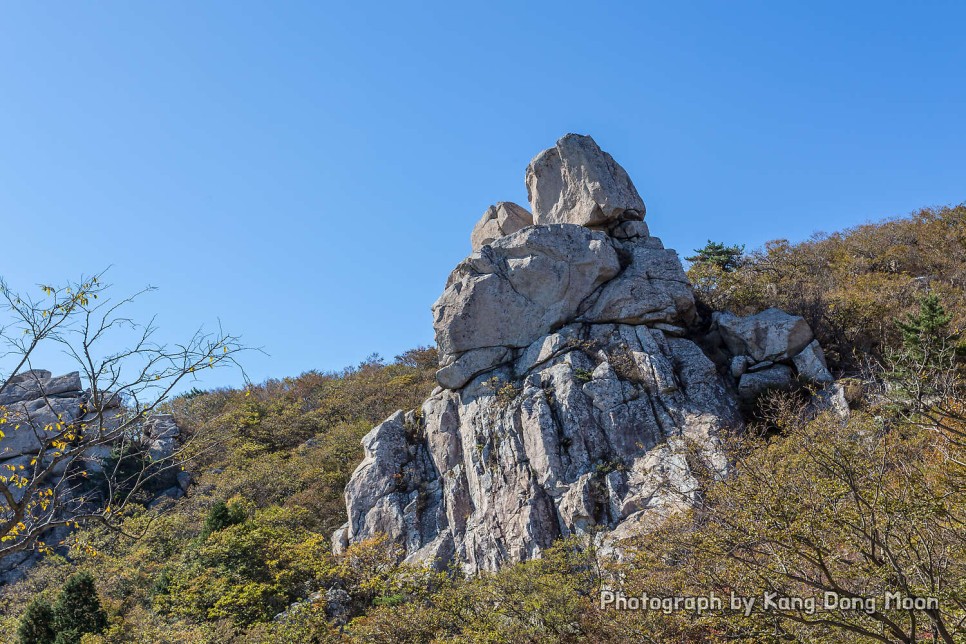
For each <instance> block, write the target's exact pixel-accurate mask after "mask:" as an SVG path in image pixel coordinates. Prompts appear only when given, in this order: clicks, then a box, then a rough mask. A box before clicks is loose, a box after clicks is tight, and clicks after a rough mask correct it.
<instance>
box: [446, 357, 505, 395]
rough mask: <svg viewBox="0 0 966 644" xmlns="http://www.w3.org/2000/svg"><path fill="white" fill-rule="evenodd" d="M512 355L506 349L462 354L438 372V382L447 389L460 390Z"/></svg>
mask: <svg viewBox="0 0 966 644" xmlns="http://www.w3.org/2000/svg"><path fill="white" fill-rule="evenodd" d="M511 355H512V352H511V351H510V350H509V349H507V348H506V347H484V348H482V349H471V350H469V351H467V352H466V353H463V354H460V356H459V357H457V358H455V359H454V360H453V362H451V363H450V364H448V365H446V366H445V367H443V368H442V369H440V370H439V371H437V372H436V381H437V382H439V384H440V385H441V386H443V387H446V388H447V389H459V388H460V387H462V386H463V385H465V384H466V383H468V382H469V381H470V380H472V379H473V378H474V376H477V375H479V374H481V373H483V372H485V371H489V370H490V369H492V368H493V367H495V366H496V365H499V364H502V363H503V362H505V361H506V359H507V358H509V357H510V356H511Z"/></svg>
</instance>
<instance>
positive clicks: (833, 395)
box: [811, 383, 851, 419]
mask: <svg viewBox="0 0 966 644" xmlns="http://www.w3.org/2000/svg"><path fill="white" fill-rule="evenodd" d="M811 407H812V411H813V412H814V413H816V414H820V413H822V412H825V411H831V412H832V413H833V414H835V415H836V416H838V417H839V418H842V419H846V418H848V417H849V414H850V413H851V412H850V410H849V402H848V400H846V396H845V387H843V386H842V385H841V384H839V383H832V384H829V385H828V386H826V387H825V388H824V389H822V390H821V391H819V392H818V393H816V394H815V395H814V396H813V397H812V400H811Z"/></svg>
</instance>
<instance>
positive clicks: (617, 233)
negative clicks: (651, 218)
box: [610, 221, 650, 239]
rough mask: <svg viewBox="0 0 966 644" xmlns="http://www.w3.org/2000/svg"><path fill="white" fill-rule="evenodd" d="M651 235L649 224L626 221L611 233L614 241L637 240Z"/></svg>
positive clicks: (615, 227)
mask: <svg viewBox="0 0 966 644" xmlns="http://www.w3.org/2000/svg"><path fill="white" fill-rule="evenodd" d="M649 234H650V231H649V230H648V228H647V224H645V223H644V222H643V221H624V222H621V223H619V224H617V225H616V226H614V228H612V229H611V231H610V236H611V237H613V238H614V239H636V238H638V237H647V236H648V235H649Z"/></svg>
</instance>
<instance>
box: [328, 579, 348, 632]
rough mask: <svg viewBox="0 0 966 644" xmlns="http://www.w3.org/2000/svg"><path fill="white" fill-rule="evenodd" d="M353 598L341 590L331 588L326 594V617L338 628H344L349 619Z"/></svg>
mask: <svg viewBox="0 0 966 644" xmlns="http://www.w3.org/2000/svg"><path fill="white" fill-rule="evenodd" d="M351 606H352V597H351V596H349V593H347V592H346V591H344V590H342V589H341V588H330V589H329V590H327V591H326V592H325V616H326V617H327V618H329V620H330V621H331V622H332V623H333V624H335V625H336V626H344V625H345V623H346V621H347V620H348V617H349V609H350V608H351Z"/></svg>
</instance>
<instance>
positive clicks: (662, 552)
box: [0, 206, 966, 643]
mask: <svg viewBox="0 0 966 644" xmlns="http://www.w3.org/2000/svg"><path fill="white" fill-rule="evenodd" d="M690 260H691V262H692V264H691V268H690V271H689V273H690V276H691V278H692V280H694V282H695V285H696V290H697V292H698V294H699V296H700V298H701V300H702V302H703V303H704V304H705V305H706V306H707V307H709V308H712V309H730V310H733V311H735V312H738V313H746V312H752V311H756V310H761V309H763V308H767V307H769V306H777V307H781V308H784V309H786V310H789V311H792V312H795V313H799V314H801V315H803V316H805V317H806V319H808V321H809V322H810V323H811V324H812V326H813V328H815V329H816V331H817V333H818V335H819V337H820V339H821V340H822V342H823V343H824V345H825V346H826V347H827V348H828V353H829V354H830V356H829V357H830V359H831V362H832V364H833V367H834V368H835V369H836V370H837V371H838V373H839V374H841V375H846V376H848V377H849V380H848V383H849V384H850V389H849V397H850V399H851V402H852V406H853V413H852V415H851V417H850V418H849V419H848V420H843V419H842V418H840V417H838V416H835V415H834V414H823V415H820V416H817V417H815V416H814V414H812V413H809V412H808V409H807V408H806V406H805V405H803V404H802V400H801V399H800V398H799V397H797V396H796V395H794V394H773V395H770V396H768V397H767V398H766V399H763V400H762V401H761V402H760V406H759V415H758V417H759V418H760V422H759V423H758V424H756V425H755V426H752V427H750V428H749V431H748V432H747V433H746V435H744V436H740V437H737V436H736V437H733V444H732V445H731V446H730V449H731V453H732V455H733V458H734V462H735V468H734V472H735V474H734V476H732V477H731V478H729V479H728V480H726V481H724V482H714V481H713V480H712V478H713V477H712V476H710V474H709V476H708V479H707V481H706V486H705V490H706V491H705V494H704V495H703V496H702V497H701V499H700V502H699V504H698V505H696V506H694V507H693V508H692V509H691V510H690V511H688V512H684V513H681V514H679V515H676V516H675V517H674V518H673V519H672V520H670V521H668V522H667V523H666V524H665V525H663V526H662V527H661V528H660V529H658V530H657V531H655V532H653V533H651V534H647V535H640V536H639V537H638V538H636V539H634V541H633V543H631V544H628V547H627V549H626V551H625V557H624V558H623V559H621V560H615V559H614V558H612V557H610V556H608V553H607V552H606V551H605V550H602V549H599V548H598V547H595V545H594V540H593V539H590V538H587V539H583V540H578V539H571V540H566V541H562V542H560V543H559V544H558V545H557V546H555V547H554V548H553V549H552V550H551V551H549V552H548V553H546V556H545V557H544V558H543V559H541V560H539V561H532V562H527V563H524V564H520V565H517V566H514V567H511V568H509V569H507V570H505V571H503V572H501V573H499V574H495V575H484V576H481V577H479V578H476V579H470V580H467V579H463V578H461V577H460V576H458V575H446V574H436V573H431V572H428V571H426V570H421V569H416V568H410V567H407V566H404V565H400V564H398V563H397V562H396V554H397V552H396V549H395V547H394V546H393V545H392V544H390V543H386V542H385V541H381V540H378V539H377V540H374V541H371V542H367V543H363V544H359V545H356V546H353V547H352V548H351V549H350V551H349V552H348V553H346V555H344V556H342V557H338V558H336V557H333V556H332V555H331V554H330V547H329V535H330V534H331V532H332V530H333V529H334V528H336V527H337V526H338V525H340V524H341V523H342V522H343V521H344V513H345V509H344V505H343V499H342V490H343V487H344V485H345V483H346V480H347V478H348V476H349V474H350V473H351V471H352V470H353V469H354V467H355V465H356V464H357V462H358V460H359V458H360V456H361V454H360V452H361V449H360V447H359V439H360V438H361V436H362V435H363V434H364V433H365V432H367V431H368V430H369V429H370V428H371V426H372V425H373V424H375V423H377V422H379V421H381V420H382V419H383V418H385V417H386V416H388V415H389V414H390V413H391V412H393V411H394V410H396V409H398V408H404V409H408V408H412V407H414V406H416V405H418V404H419V403H420V402H421V401H422V399H423V398H425V397H426V395H427V394H428V393H429V391H430V390H431V389H432V387H433V384H434V383H433V377H432V375H433V371H434V369H435V367H436V355H435V351H433V350H431V349H417V350H414V351H410V352H408V353H407V354H405V355H403V356H400V357H398V358H397V359H396V360H395V361H393V362H392V363H389V364H387V363H384V362H383V361H381V360H378V359H377V358H372V359H370V360H367V361H366V362H364V363H363V364H361V365H359V366H358V367H355V368H351V369H346V370H345V371H344V372H342V373H328V374H320V373H308V374H304V375H302V376H300V377H298V378H289V379H284V380H279V381H270V382H267V383H264V384H263V385H260V386H254V387H251V388H249V389H246V390H237V391H236V390H222V391H213V392H192V393H191V394H188V395H185V396H182V397H180V398H178V399H176V400H174V401H173V402H172V403H171V407H172V411H173V413H175V414H176V417H177V418H178V421H179V423H181V425H182V426H183V427H184V428H185V429H186V430H187V431H189V432H198V431H199V430H202V429H204V430H205V431H204V434H205V435H206V436H208V437H209V440H206V441H204V442H203V445H202V446H201V447H199V451H198V453H197V454H195V461H194V462H193V463H192V465H191V470H192V472H193V473H194V476H195V482H194V485H193V488H192V490H191V493H190V494H189V495H188V496H187V497H186V498H185V499H182V500H180V501H178V502H176V503H173V504H172V507H171V509H170V510H169V511H168V512H167V513H165V514H162V515H161V516H160V517H159V518H156V519H154V518H152V515H151V514H150V513H148V512H146V511H145V512H140V511H139V512H131V513H130V516H128V517H127V518H126V519H125V524H124V528H125V531H126V532H128V533H131V534H141V533H144V536H143V537H141V538H139V539H131V538H128V537H127V536H125V535H124V534H119V533H118V532H115V531H109V530H107V529H104V528H100V527H98V526H87V527H85V528H83V529H81V530H78V531H77V532H75V534H74V535H73V536H72V537H71V540H70V554H69V557H68V558H64V557H59V556H53V557H49V558H48V559H47V560H46V561H45V562H44V563H42V564H41V565H40V566H38V567H37V568H36V569H34V571H33V572H32V573H31V574H30V576H29V577H28V578H27V579H26V580H24V581H22V582H20V583H18V584H16V585H14V586H12V587H9V588H6V589H4V590H3V591H2V592H3V601H2V602H0V631H2V632H3V633H4V634H6V635H7V637H8V640H7V641H10V642H16V641H17V630H18V626H20V625H22V624H24V623H27V622H28V621H29V623H30V624H31V625H32V628H33V627H36V629H35V630H38V632H41V633H43V632H44V628H45V626H44V624H48V623H49V625H50V627H51V628H57V623H58V622H57V618H56V616H55V613H56V607H57V606H58V602H61V603H62V602H63V600H62V599H61V596H62V593H61V592H60V589H61V588H62V587H63V586H64V583H65V581H66V580H68V579H69V578H74V579H76V575H77V574H78V571H79V570H80V571H88V572H89V573H90V575H92V578H93V580H94V582H95V584H96V588H97V591H98V594H99V602H100V605H101V606H102V607H103V610H104V614H105V615H106V618H107V624H106V627H104V628H101V627H102V626H104V625H102V624H97V625H95V626H96V628H92V629H89V630H90V632H96V631H101V633H100V634H99V635H94V634H87V635H84V636H83V640H82V641H84V642H87V643H93V642H104V643H107V642H110V643H120V642H145V641H153V642H158V643H163V642H172V643H173V642H179V643H180V642H313V641H314V642H323V641H337V640H339V639H340V638H345V639H350V640H357V641H366V642H399V641H406V642H430V641H459V642H481V641H482V642H531V641H533V642H539V641H544V642H557V641H600V642H627V641H647V642H682V643H684V642H724V641H727V642H748V643H751V642H789V641H799V642H829V643H833V642H872V641H883V642H912V641H942V642H953V641H966V640H964V638H966V634H964V633H966V631H964V628H963V620H964V619H966V575H964V572H966V571H964V566H966V528H964V521H966V486H964V483H966V393H964V390H963V387H962V384H961V383H962V378H961V374H960V368H961V366H960V357H959V356H960V353H961V350H960V342H961V339H960V334H959V333H958V331H959V330H960V329H962V328H964V325H966V309H964V307H963V304H964V299H966V290H964V286H966V284H964V280H966V208H964V207H962V206H960V207H956V208H943V209H938V210H924V211H921V212H919V213H916V214H914V215H913V216H911V217H908V218H904V219H897V220H893V221H887V222H884V223H880V224H869V225H866V226H860V227H858V228H855V229H852V230H848V231H844V232H842V233H837V234H834V235H822V236H816V237H814V238H813V239H810V240H808V241H806V242H803V243H799V244H791V243H788V242H785V241H777V242H772V243H769V244H767V245H766V246H765V248H763V249H760V250H757V251H754V252H751V253H749V254H745V253H744V251H743V248H742V247H740V246H726V245H724V244H715V243H709V246H707V247H705V248H704V249H700V250H699V251H696V254H695V255H694V256H693V257H691V258H690ZM693 466H694V469H695V470H696V471H698V472H700V471H701V463H700V460H699V459H698V457H697V455H695V462H694V463H693ZM82 574H83V573H82ZM72 576H74V577H72ZM85 578H86V577H85ZM72 583H73V584H74V585H77V583H78V582H76V581H75V582H72ZM328 589H334V590H332V591H330V597H329V601H328V602H327V601H326V597H325V593H326V591H327V590H328ZM601 590H620V591H622V592H623V593H624V594H625V595H626V596H636V597H640V596H641V595H642V594H643V593H646V594H647V595H648V596H650V597H661V598H663V597H669V596H675V595H680V596H699V595H708V593H712V592H713V593H714V594H715V595H716V596H718V597H721V598H723V600H724V602H725V606H726V607H727V605H728V602H729V597H730V594H731V593H735V594H737V595H741V596H755V597H757V598H758V602H759V606H760V605H761V602H762V597H763V594H764V593H767V592H773V593H776V594H777V595H776V596H777V597H803V598H807V597H812V598H813V599H814V598H817V599H818V602H819V604H821V602H822V600H823V598H824V596H825V593H835V595H836V596H838V597H843V598H847V599H849V598H851V599H856V598H877V599H878V603H877V605H876V606H870V605H862V606H860V607H859V608H858V609H857V610H847V611H838V610H837V611H822V610H817V611H810V610H809V609H808V606H807V605H802V606H784V607H778V608H776V609H774V610H768V611H761V610H754V611H751V614H750V615H748V616H744V615H743V614H741V612H740V611H737V612H733V611H728V610H719V611H715V610H709V611H703V612H701V613H700V614H699V612H698V611H697V610H696V609H695V608H693V607H692V609H690V610H680V611H670V612H663V611H660V610H651V611H617V610H613V608H612V607H607V608H603V609H602V608H601V607H600V606H599V603H600V597H601ZM887 593H899V594H900V595H902V596H905V597H935V598H937V599H938V601H939V607H938V608H926V609H916V608H915V607H913V608H910V609H906V608H903V607H898V608H896V607H891V608H890V607H886V606H884V605H883V600H884V598H885V596H886V594H887ZM84 601H88V602H90V601H91V600H90V597H89V596H87V598H86V599H85V600H84ZM327 604H328V606H329V614H327V613H326V606H327ZM280 614H281V615H280ZM25 616H26V617H25ZM51 632H52V631H51Z"/></svg>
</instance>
